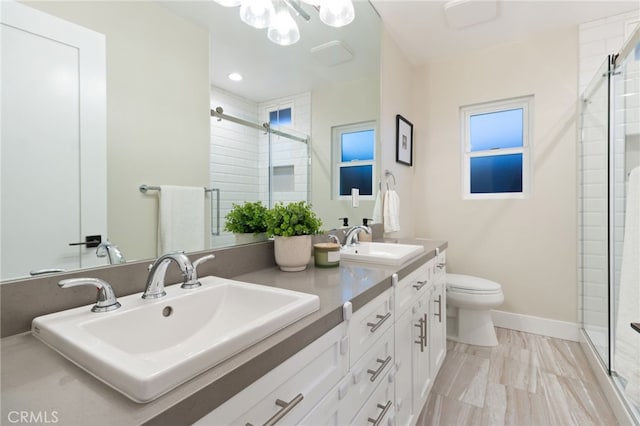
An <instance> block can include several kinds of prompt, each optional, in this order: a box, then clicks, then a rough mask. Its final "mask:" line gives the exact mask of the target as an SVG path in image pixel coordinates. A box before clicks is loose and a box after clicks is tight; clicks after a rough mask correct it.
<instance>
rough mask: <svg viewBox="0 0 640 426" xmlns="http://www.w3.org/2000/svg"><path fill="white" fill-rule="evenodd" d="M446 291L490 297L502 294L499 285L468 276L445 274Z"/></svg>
mask: <svg viewBox="0 0 640 426" xmlns="http://www.w3.org/2000/svg"><path fill="white" fill-rule="evenodd" d="M447 291H453V292H456V293H464V294H478V295H483V294H486V295H490V294H499V293H502V287H501V286H500V284H498V283H496V282H493V281H490V280H487V279H484V278H479V277H472V276H470V275H460V274H447Z"/></svg>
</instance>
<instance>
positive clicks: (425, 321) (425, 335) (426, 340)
mask: <svg viewBox="0 0 640 426" xmlns="http://www.w3.org/2000/svg"><path fill="white" fill-rule="evenodd" d="M427 321H428V319H427V314H424V321H423V322H422V324H423V325H424V333H423V334H422V338H423V339H424V347H425V348H426V347H427V346H429V344H428V343H427V342H428V339H429V334H427V333H428V330H427Z"/></svg>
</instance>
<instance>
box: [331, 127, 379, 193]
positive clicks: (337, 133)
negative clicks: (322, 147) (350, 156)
mask: <svg viewBox="0 0 640 426" xmlns="http://www.w3.org/2000/svg"><path fill="white" fill-rule="evenodd" d="M369 130H373V158H372V159H371V160H358V161H346V162H342V161H341V155H340V154H341V152H342V147H341V143H342V134H343V133H354V132H362V131H369ZM377 138H378V125H377V122H376V121H375V120H371V121H362V122H359V123H352V124H344V125H340V126H334V127H332V128H331V140H332V151H333V164H334V167H333V179H332V185H331V188H332V189H331V193H332V197H331V199H332V200H340V201H346V200H351V194H348V195H340V169H341V168H342V167H350V166H351V167H353V166H369V165H370V166H371V195H363V194H362V193H361V194H360V196H359V197H360V199H361V200H365V201H366V200H374V199H375V196H376V185H375V179H376V176H377V165H376V161H377V153H376V147H377V144H376V141H377Z"/></svg>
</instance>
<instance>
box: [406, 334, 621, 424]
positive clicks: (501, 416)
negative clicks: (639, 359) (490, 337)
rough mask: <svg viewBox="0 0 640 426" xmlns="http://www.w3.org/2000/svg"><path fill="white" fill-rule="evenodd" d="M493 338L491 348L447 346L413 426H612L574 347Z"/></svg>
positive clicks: (534, 338) (520, 337)
mask: <svg viewBox="0 0 640 426" xmlns="http://www.w3.org/2000/svg"><path fill="white" fill-rule="evenodd" d="M496 334H497V336H498V346H496V347H491V348H487V347H481V346H472V345H466V344H462V343H456V342H452V341H448V342H447V356H446V358H445V360H444V364H443V365H442V368H441V370H440V373H439V374H438V376H437V377H436V380H435V382H434V384H433V388H432V390H431V394H430V396H429V399H427V402H426V403H425V405H424V407H423V409H422V413H421V414H420V417H419V418H418V422H417V425H418V426H428V425H429V426H430V425H434V426H446V425H510V426H525V425H532V426H546V425H549V426H551V425H553V426H556V425H557V426H570V425H576V426H578V425H579V426H586V425H606V426H609V425H617V424H618V423H617V420H616V418H615V415H614V414H613V411H612V410H611V407H610V406H609V404H608V402H607V400H606V398H605V396H604V394H603V393H602V390H601V389H600V387H599V385H598V383H597V380H596V378H595V376H594V375H593V372H592V370H591V368H590V366H589V364H588V361H587V359H586V357H585V355H584V352H583V351H582V348H581V347H580V344H579V343H577V342H571V341H568V340H561V339H555V338H551V337H545V336H539V335H535V334H529V333H523V332H520V331H515V330H508V329H504V328H496Z"/></svg>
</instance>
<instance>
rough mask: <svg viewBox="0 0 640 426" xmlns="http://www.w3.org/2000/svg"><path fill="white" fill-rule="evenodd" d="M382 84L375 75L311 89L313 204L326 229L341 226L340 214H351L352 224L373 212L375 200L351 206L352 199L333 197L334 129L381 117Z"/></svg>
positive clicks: (362, 201)
mask: <svg viewBox="0 0 640 426" xmlns="http://www.w3.org/2000/svg"><path fill="white" fill-rule="evenodd" d="M379 88H380V81H379V80H378V79H377V78H371V79H362V80H355V81H349V82H344V83H338V84H333V85H330V86H327V87H323V88H322V89H318V90H314V91H313V92H312V93H311V134H312V141H311V155H312V157H311V171H312V174H313V179H312V187H311V204H312V205H313V210H314V211H315V212H316V213H318V215H319V216H320V218H322V221H323V228H324V229H326V230H329V229H333V228H337V227H340V226H341V225H342V222H341V221H339V220H338V218H339V217H345V216H346V217H349V224H350V225H359V224H361V223H362V218H364V217H367V218H370V217H371V216H372V214H373V203H374V202H373V201H365V200H361V201H360V205H359V207H351V201H350V200H349V201H340V200H336V199H333V198H332V197H331V194H332V190H331V185H332V184H331V176H332V168H333V161H332V151H331V145H332V143H331V132H332V127H335V126H341V125H345V124H354V123H360V122H363V121H377V119H378V117H379V114H380V89H379ZM378 164H379V162H378ZM378 168H379V167H378Z"/></svg>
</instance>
